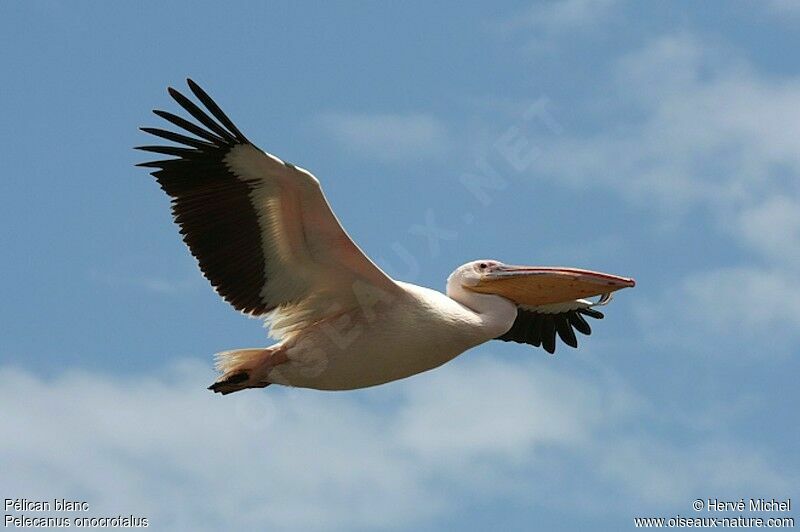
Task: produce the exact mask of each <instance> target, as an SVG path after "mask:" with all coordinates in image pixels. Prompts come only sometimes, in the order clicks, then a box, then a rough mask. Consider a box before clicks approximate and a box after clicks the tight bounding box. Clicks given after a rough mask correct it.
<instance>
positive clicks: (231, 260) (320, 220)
mask: <svg viewBox="0 0 800 532" xmlns="http://www.w3.org/2000/svg"><path fill="white" fill-rule="evenodd" d="M187 81H188V85H189V88H190V89H191V91H192V93H193V94H194V95H195V96H196V97H197V99H198V100H199V101H200V102H201V103H202V104H203V105H204V106H205V108H206V109H207V111H208V112H206V111H204V110H203V109H201V108H200V107H199V106H198V105H196V104H195V103H193V102H192V101H191V100H190V99H189V98H187V97H186V96H184V95H183V94H181V93H180V92H178V91H177V90H175V89H173V88H171V87H170V88H169V89H168V90H169V94H170V95H171V96H172V97H173V98H174V99H175V101H177V102H178V104H180V106H181V107H183V109H184V110H186V111H187V112H188V113H189V114H190V115H191V116H192V117H194V118H195V119H196V120H197V122H198V123H199V124H198V123H194V122H191V121H189V120H186V119H184V118H181V117H180V116H177V115H174V114H172V113H168V112H166V111H158V110H156V111H153V112H154V113H155V114H156V115H158V116H159V117H161V118H163V119H165V120H166V121H168V122H170V123H171V124H172V125H174V126H177V127H178V128H180V130H182V131H181V132H180V133H178V132H174V131H170V130H165V129H157V128H149V127H145V128H141V129H142V131H144V132H146V133H149V134H151V135H155V136H156V137H160V138H161V139H165V140H168V141H171V142H173V143H176V144H178V145H179V146H177V145H155V146H140V147H138V148H137V149H139V150H144V151H148V152H153V153H158V154H163V155H167V156H170V157H172V158H170V159H164V160H157V161H151V162H145V163H141V164H139V165H138V166H144V167H147V168H153V169H154V170H153V172H152V175H153V176H154V177H155V178H156V180H157V181H158V183H159V185H161V188H162V189H164V191H165V192H166V193H167V194H168V195H169V196H170V197H171V198H172V212H173V215H174V217H175V222H176V223H177V224H178V226H179V227H180V232H181V235H183V240H184V242H186V245H187V246H188V247H189V249H190V251H191V253H192V255H194V257H195V258H196V259H197V261H198V263H199V265H200V269H201V270H202V272H203V274H204V276H205V277H206V278H207V279H208V280H209V281H210V282H211V284H212V285H213V286H214V288H215V289H216V290H217V292H218V293H219V294H220V296H222V297H223V298H224V299H225V300H226V301H228V302H229V303H230V304H231V305H233V306H234V307H235V308H236V309H238V310H240V311H242V312H244V313H246V314H249V315H253V316H261V315H264V314H267V313H269V312H271V311H274V310H276V309H277V310H278V311H280V310H281V309H286V308H290V307H291V308H297V306H298V305H300V306H301V307H303V316H304V317H303V319H304V320H311V319H315V317H319V316H320V315H324V314H325V312H326V310H325V309H322V308H321V307H320V305H321V303H320V302H321V301H323V300H324V301H327V305H328V306H330V305H331V304H335V305H336V307H337V308H342V307H346V306H347V305H348V304H349V303H352V301H353V297H354V294H353V286H354V283H356V284H357V283H366V284H368V285H369V286H372V287H375V288H377V289H379V290H382V291H394V290H397V285H396V284H395V283H394V282H393V281H392V280H391V279H390V278H389V277H388V276H387V275H386V274H385V273H383V272H382V271H381V270H380V269H379V268H378V267H377V266H376V265H375V264H373V263H372V261H370V260H369V258H367V256H366V255H364V253H363V252H362V251H361V250H360V249H359V248H358V246H356V244H355V243H354V242H353V241H352V240H351V239H350V237H349V236H348V235H347V233H346V232H345V231H344V229H343V228H342V226H341V225H340V223H339V221H338V220H337V219H336V216H335V215H334V214H333V211H331V208H330V206H329V205H328V202H327V200H326V199H325V196H324V195H323V193H322V189H321V187H320V184H319V181H317V179H316V178H315V177H314V176H313V175H311V174H310V173H309V172H308V171H306V170H304V169H302V168H299V167H296V166H294V165H292V164H290V163H286V162H284V161H282V160H280V159H278V158H277V157H275V156H273V155H270V154H268V153H266V152H263V151H261V150H260V149H258V148H257V147H256V146H255V145H253V144H252V143H251V142H250V141H249V140H248V139H247V138H246V137H245V136H244V135H243V134H242V133H241V132H240V131H239V129H238V128H237V127H236V126H235V125H234V124H233V122H232V121H231V120H230V119H229V118H228V117H227V116H226V115H225V114H224V113H223V112H222V110H221V109H220V108H219V106H217V104H216V103H215V102H214V101H213V100H212V99H211V98H210V97H209V96H208V94H206V92H205V91H204V90H203V89H201V88H200V87H199V86H198V85H197V84H196V83H194V82H193V81H192V80H187ZM209 113H210V115H209ZM187 133H188V135H187ZM311 299H313V300H314V301H315V302H316V303H315V304H314V305H309V304H308V302H309V301H310V300H311ZM315 305H316V307H315Z"/></svg>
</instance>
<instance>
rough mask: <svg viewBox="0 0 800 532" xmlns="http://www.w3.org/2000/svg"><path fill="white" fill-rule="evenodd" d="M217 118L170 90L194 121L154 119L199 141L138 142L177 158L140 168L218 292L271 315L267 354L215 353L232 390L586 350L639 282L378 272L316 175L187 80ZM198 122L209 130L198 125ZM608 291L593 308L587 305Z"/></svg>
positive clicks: (569, 273) (166, 135) (489, 272)
mask: <svg viewBox="0 0 800 532" xmlns="http://www.w3.org/2000/svg"><path fill="white" fill-rule="evenodd" d="M187 81H188V84H189V88H190V89H191V91H192V93H194V95H195V96H196V97H197V99H198V100H199V101H200V102H201V103H202V104H203V105H204V106H205V107H206V109H207V110H208V113H210V115H209V114H208V113H207V112H206V111H204V110H202V109H201V108H200V107H198V106H197V105H196V104H195V103H193V102H192V101H191V100H189V99H188V98H187V97H186V96H184V95H183V94H181V93H180V92H178V91H177V90H175V89H173V88H171V87H170V88H169V89H168V90H169V93H170V95H171V96H172V97H173V98H174V99H175V100H176V101H177V102H178V104H180V105H181V107H183V108H184V109H185V110H186V111H187V112H188V113H189V114H190V115H191V116H193V117H194V118H195V119H196V120H197V122H199V124H196V123H193V122H190V121H189V120H186V119H184V118H181V117H179V116H176V115H174V114H171V113H168V112H166V111H158V110H156V111H154V113H155V114H156V115H158V116H159V117H161V118H163V119H165V120H167V121H168V122H171V123H172V124H173V125H175V126H178V127H180V128H182V129H183V130H185V132H188V133H190V134H192V135H194V136H187V135H185V134H183V133H175V132H172V131H167V130H163V129H155V128H141V129H142V130H143V131H145V132H147V133H150V134H152V135H155V136H157V137H161V138H162V139H166V140H168V141H172V142H175V143H177V144H181V145H183V146H140V147H138V149H140V150H144V151H148V152H155V153H159V154H164V155H168V156H171V157H174V158H172V159H166V160H159V161H152V162H146V163H141V164H140V165H139V166H144V167H148V168H153V169H154V171H153V172H152V175H153V176H155V178H156V179H157V180H158V183H159V184H160V185H161V188H163V189H164V191H165V192H166V193H167V194H168V195H169V196H170V197H171V198H172V212H173V214H174V217H175V222H176V223H177V224H178V226H179V227H180V232H181V234H182V235H183V240H184V242H186V245H187V246H188V247H189V250H190V251H191V253H192V254H193V255H194V256H195V258H196V259H197V261H198V263H199V266H200V269H201V270H202V272H203V274H204V275H205V277H206V278H207V279H208V280H209V281H210V282H211V284H212V285H213V286H214V288H215V289H216V291H217V293H218V294H219V295H220V296H222V298H223V299H225V301H227V302H229V303H230V304H231V305H233V306H234V307H235V308H236V309H238V310H239V311H241V312H243V313H245V314H247V315H250V316H254V317H260V318H264V319H265V320H266V321H267V323H268V324H269V327H270V335H271V336H273V337H274V338H276V339H277V340H278V342H277V343H275V344H273V345H271V346H269V347H261V348H254V349H238V350H234V351H226V352H223V353H219V354H218V355H217V364H216V367H217V370H218V371H219V372H220V373H221V376H220V378H219V379H218V380H217V381H216V382H215V383H214V384H212V385H211V386H210V388H209V389H211V390H213V391H214V392H220V393H223V394H227V393H231V392H235V391H238V390H243V389H246V388H263V387H265V386H267V385H269V384H272V383H276V384H284V385H289V386H300V387H306V388H316V389H319V390H351V389H356V388H365V387H368V386H374V385H377V384H382V383H385V382H390V381H394V380H397V379H402V378H404V377H409V376H411V375H415V374H417V373H421V372H423V371H427V370H429V369H432V368H435V367H437V366H440V365H442V364H444V363H445V362H447V361H449V360H451V359H453V358H455V357H456V356H458V355H459V354H461V353H463V352H464V351H466V350H467V349H470V348H471V347H474V346H476V345H479V344H482V343H484V342H486V341H489V340H492V339H495V340H504V341H513V342H519V343H528V344H531V345H534V346H537V347H539V346H541V347H543V348H544V349H545V350H546V351H548V352H549V353H551V354H552V353H554V352H555V348H556V335H558V337H560V338H561V340H562V341H563V342H564V343H565V344H567V345H570V346H572V347H577V345H578V343H577V339H576V337H575V332H574V330H573V329H576V330H578V331H579V332H581V333H583V334H586V335H588V334H590V333H591V329H590V327H589V324H588V323H587V322H586V320H585V319H584V316H589V317H592V318H602V317H603V314H601V313H600V312H599V311H597V310H595V309H594V308H592V307H595V306H597V305H604V304H606V303H608V301H609V300H610V298H611V292H613V291H615V290H619V289H621V288H625V287H630V286H634V281H633V279H629V278H625V277H617V276H615V275H608V274H604V273H597V272H592V271H588V270H580V269H575V268H549V267H534V266H510V265H506V264H503V263H501V262H498V261H495V260H477V261H474V262H470V263H467V264H464V265H463V266H460V267H459V268H458V269H456V270H455V271H454V272H453V273H452V274H451V275H450V277H449V278H448V279H447V292H446V295H445V294H442V293H440V292H437V291H435V290H430V289H428V288H423V287H420V286H416V285H413V284H409V283H404V282H401V281H395V280H394V279H392V278H390V277H389V276H388V275H386V274H385V273H384V272H383V271H382V270H381V269H380V268H378V267H377V266H376V265H375V264H374V263H373V262H372V261H371V260H370V259H369V258H368V257H367V256H366V255H365V254H364V253H363V252H362V251H361V250H360V249H359V248H358V246H356V244H355V243H354V242H353V241H352V240H351V239H350V237H349V236H348V235H347V233H346V232H345V231H344V229H343V228H342V226H341V225H340V224H339V221H338V220H337V218H336V216H335V215H334V214H333V211H332V210H331V208H330V206H329V205H328V202H327V200H326V199H325V196H324V195H323V193H322V189H321V188H320V184H319V181H317V179H316V178H315V177H314V176H313V175H311V173H309V172H308V171H306V170H304V169H302V168H300V167H297V166H295V165H293V164H290V163H288V162H284V161H282V160H280V159H278V158H277V157H275V156H274V155H270V154H268V153H266V152H263V151H261V150H260V149H258V148H257V147H256V146H255V145H254V144H252V143H251V142H250V141H249V140H247V138H246V137H245V136H244V135H243V134H242V133H241V132H240V131H239V129H238V128H237V127H236V126H235V125H234V124H233V122H232V121H231V120H230V119H229V118H228V117H227V116H226V115H225V114H224V113H223V112H222V110H221V109H220V108H219V107H218V106H217V104H216V103H214V101H213V100H212V99H211V98H210V97H209V96H208V94H206V92H205V91H203V89H201V88H200V87H199V86H198V85H197V84H196V83H194V82H193V81H192V80H187ZM200 124H201V125H200ZM595 296H599V299H597V300H589V299H586V298H589V297H595Z"/></svg>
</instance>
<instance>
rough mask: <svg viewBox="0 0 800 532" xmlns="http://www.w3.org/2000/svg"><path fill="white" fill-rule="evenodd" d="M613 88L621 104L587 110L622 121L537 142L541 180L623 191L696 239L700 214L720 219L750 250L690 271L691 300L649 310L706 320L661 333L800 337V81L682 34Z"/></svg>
mask: <svg viewBox="0 0 800 532" xmlns="http://www.w3.org/2000/svg"><path fill="white" fill-rule="evenodd" d="M612 86H613V89H614V90H613V93H614V97H613V98H612V99H611V100H605V101H604V102H603V104H604V105H605V106H608V105H609V102H611V103H612V106H611V107H610V108H599V107H597V108H590V109H587V112H589V113H593V114H596V115H600V116H602V117H603V119H604V120H605V121H607V120H608V119H609V118H613V117H617V118H616V120H617V122H616V123H615V124H613V125H611V126H606V127H605V128H604V129H603V130H601V131H599V132H597V133H594V134H590V135H583V134H569V132H567V133H566V134H563V135H559V136H553V135H545V136H542V137H541V138H539V139H537V141H538V146H540V147H541V150H540V152H541V156H540V157H539V159H537V161H536V165H535V168H534V175H535V176H536V178H539V179H552V180H553V181H556V182H558V183H560V184H564V185H565V186H569V187H575V188H578V189H581V190H586V189H592V188H593V187H599V188H603V189H606V190H608V189H612V190H615V191H616V192H617V193H618V194H619V195H620V197H622V198H625V199H627V200H628V201H629V202H631V203H632V204H634V205H637V206H639V207H640V208H642V209H647V210H648V212H650V213H652V216H651V217H650V219H651V220H656V221H661V223H662V224H663V225H664V226H665V227H672V228H681V229H682V230H696V229H697V228H696V227H695V226H694V224H695V221H694V217H698V218H702V219H709V218H710V219H711V220H712V225H711V226H707V227H703V229H702V230H703V231H705V232H707V233H708V234H709V235H713V234H714V233H716V234H717V235H718V237H719V244H720V245H725V244H724V243H725V242H727V243H728V244H727V245H728V246H729V247H732V248H734V249H737V250H741V251H743V252H744V255H745V257H744V259H743V260H742V261H741V262H740V263H738V264H735V265H726V266H721V267H719V269H718V270H716V271H713V270H708V269H707V270H705V271H704V272H702V273H700V272H690V273H689V274H688V275H689V276H688V277H687V278H686V279H684V282H683V287H682V292H681V297H677V295H676V292H675V291H674V290H670V291H669V292H668V293H665V294H663V297H662V299H661V304H662V306H661V307H660V308H659V309H658V310H654V309H653V307H654V306H655V302H653V301H650V302H648V305H649V306H650V307H651V309H650V313H651V314H654V313H658V314H659V315H671V312H673V311H679V312H680V315H684V314H688V315H690V316H692V317H693V318H696V319H697V320H699V321H696V322H694V324H693V325H692V326H691V327H686V326H685V324H684V323H683V322H682V321H681V320H672V321H670V322H669V323H667V324H664V325H663V326H659V329H661V336H666V337H678V336H680V335H685V334H687V333H688V332H690V331H694V333H695V336H694V337H692V338H689V339H687V341H689V342H695V340H696V339H697V337H698V336H699V337H703V336H704V335H708V334H709V333H711V332H713V333H715V334H720V333H722V332H726V333H730V334H732V335H734V336H738V337H749V338H754V337H759V338H760V337H761V336H762V335H763V336H765V337H770V336H780V337H784V338H789V339H794V338H796V337H797V335H796V334H794V333H795V332H798V333H800V323H799V322H798V321H797V319H795V318H793V317H787V314H791V313H792V312H796V311H797V309H796V305H795V304H794V303H793V302H790V301H787V299H788V298H789V294H791V288H792V282H791V279H792V277H793V276H794V273H795V272H796V269H797V267H798V265H800V203H798V201H797V200H796V198H797V197H800V180H798V179H797V176H798V175H800V79H795V78H774V77H773V78H769V77H765V76H760V75H758V74H757V73H756V72H754V71H753V69H752V68H751V67H750V66H749V65H748V64H747V63H746V62H744V61H742V60H739V59H737V55H736V53H735V50H731V49H730V48H729V47H726V46H725V45H724V44H720V43H709V42H706V41H702V40H700V39H698V38H696V37H693V36H691V35H688V34H678V35H669V36H664V37H659V38H656V39H653V40H652V41H651V42H649V43H647V44H646V45H645V46H644V47H643V48H642V49H640V50H636V51H634V52H632V53H629V54H627V55H626V56H624V57H622V58H621V59H620V60H619V61H618V63H617V66H616V73H615V81H614V83H613V85H612ZM714 244H715V245H716V242H715V243H714ZM687 308H688V312H687ZM645 321H646V322H647V323H648V325H646V327H650V326H652V321H653V320H645ZM787 328H788V330H787ZM678 329H679V330H678ZM695 343H696V342H695Z"/></svg>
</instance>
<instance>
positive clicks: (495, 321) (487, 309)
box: [447, 284, 517, 338]
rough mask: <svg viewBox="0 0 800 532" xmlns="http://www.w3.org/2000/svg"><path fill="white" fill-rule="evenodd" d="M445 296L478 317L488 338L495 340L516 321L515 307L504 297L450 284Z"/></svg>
mask: <svg viewBox="0 0 800 532" xmlns="http://www.w3.org/2000/svg"><path fill="white" fill-rule="evenodd" d="M447 295H448V296H449V297H450V298H451V299H453V300H455V301H458V302H459V303H461V304H462V305H464V306H465V307H467V308H468V309H470V310H472V311H473V312H475V314H477V315H478V317H479V318H480V320H481V325H482V328H483V329H484V330H485V332H486V335H487V337H488V338H497V337H498V336H500V335H502V334H503V333H505V332H507V331H508V330H509V329H510V328H511V326H512V325H514V320H515V319H517V306H516V305H515V304H514V303H513V302H511V301H509V300H508V299H506V298H504V297H501V296H496V295H493V294H479V293H477V292H473V291H472V290H467V289H465V288H464V287H462V286H461V285H456V286H451V285H450V284H448V286H447Z"/></svg>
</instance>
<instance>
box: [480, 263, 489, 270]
mask: <svg viewBox="0 0 800 532" xmlns="http://www.w3.org/2000/svg"><path fill="white" fill-rule="evenodd" d="M487 267H488V266H487V264H486V263H485V262H481V263H480V264H478V268H480V269H481V270H485V269H486V268H487Z"/></svg>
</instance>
